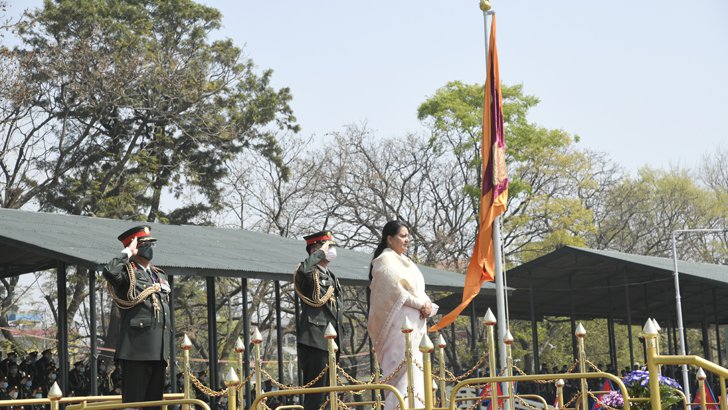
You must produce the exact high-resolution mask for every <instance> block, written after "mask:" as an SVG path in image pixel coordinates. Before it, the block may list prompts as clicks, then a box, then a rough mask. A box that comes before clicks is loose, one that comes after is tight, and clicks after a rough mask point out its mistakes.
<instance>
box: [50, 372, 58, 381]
mask: <svg viewBox="0 0 728 410" xmlns="http://www.w3.org/2000/svg"><path fill="white" fill-rule="evenodd" d="M56 377H58V376H56V374H55V373H53V374H51V375H50V376H48V378H49V379H51V380H56Z"/></svg>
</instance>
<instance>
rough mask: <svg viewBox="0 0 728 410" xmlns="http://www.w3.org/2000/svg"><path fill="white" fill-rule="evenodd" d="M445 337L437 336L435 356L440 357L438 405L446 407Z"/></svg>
mask: <svg viewBox="0 0 728 410" xmlns="http://www.w3.org/2000/svg"><path fill="white" fill-rule="evenodd" d="M445 346H447V343H446V342H445V338H444V337H442V335H440V336H439V337H438V338H437V356H438V358H439V359H440V389H439V390H440V407H447V394H446V393H447V392H446V391H445Z"/></svg>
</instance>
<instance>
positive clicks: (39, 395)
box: [35, 393, 43, 399]
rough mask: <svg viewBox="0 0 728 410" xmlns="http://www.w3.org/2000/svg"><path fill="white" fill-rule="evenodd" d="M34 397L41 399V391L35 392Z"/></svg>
mask: <svg viewBox="0 0 728 410" xmlns="http://www.w3.org/2000/svg"><path fill="white" fill-rule="evenodd" d="M35 398H36V399H42V398H43V393H36V394H35Z"/></svg>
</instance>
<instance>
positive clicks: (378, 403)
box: [372, 349, 382, 410]
mask: <svg viewBox="0 0 728 410" xmlns="http://www.w3.org/2000/svg"><path fill="white" fill-rule="evenodd" d="M372 354H374V384H379V375H380V373H379V370H380V369H379V359H378V358H377V351H376V350H374V349H372ZM381 395H382V392H381V390H379V389H375V390H374V409H375V410H381V409H382V399H381Z"/></svg>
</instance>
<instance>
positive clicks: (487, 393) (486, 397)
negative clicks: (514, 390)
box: [480, 383, 503, 410]
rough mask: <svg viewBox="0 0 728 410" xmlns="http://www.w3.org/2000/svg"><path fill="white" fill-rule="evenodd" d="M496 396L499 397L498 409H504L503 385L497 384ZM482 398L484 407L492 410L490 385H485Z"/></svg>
mask: <svg viewBox="0 0 728 410" xmlns="http://www.w3.org/2000/svg"><path fill="white" fill-rule="evenodd" d="M496 386H497V387H496V394H497V395H498V407H499V408H500V407H503V399H502V398H501V397H500V396H502V395H503V390H501V384H500V383H496ZM480 397H482V398H483V399H484V400H483V405H484V406H485V408H486V410H492V409H493V406H491V405H490V398H491V397H490V383H488V384H486V385H485V388H484V389H483V392H482V393H481V394H480Z"/></svg>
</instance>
